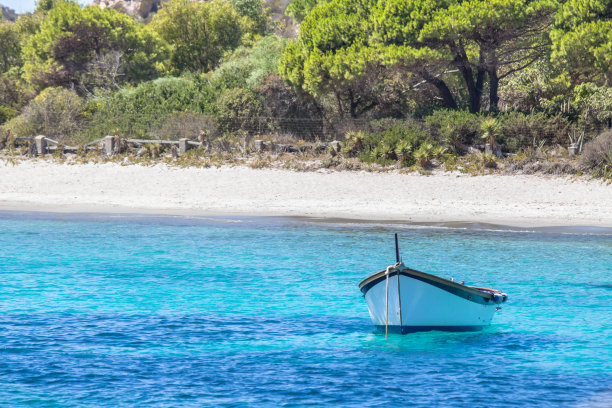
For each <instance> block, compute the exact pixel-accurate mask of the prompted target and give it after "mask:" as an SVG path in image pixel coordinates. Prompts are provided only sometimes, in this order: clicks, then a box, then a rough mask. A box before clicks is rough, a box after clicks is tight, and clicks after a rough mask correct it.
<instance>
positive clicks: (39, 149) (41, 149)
mask: <svg viewBox="0 0 612 408" xmlns="http://www.w3.org/2000/svg"><path fill="white" fill-rule="evenodd" d="M34 140H35V142H36V155H37V156H40V155H43V154H47V141H46V140H45V136H43V135H38V136H36V137H35V138H34Z"/></svg>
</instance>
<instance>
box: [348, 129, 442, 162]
mask: <svg viewBox="0 0 612 408" xmlns="http://www.w3.org/2000/svg"><path fill="white" fill-rule="evenodd" d="M394 122H395V125H394V126H392V127H390V128H386V129H381V128H380V126H381V125H383V124H384V123H385V121H382V122H376V123H374V124H373V128H374V131H372V132H364V131H359V132H349V133H347V135H346V140H345V142H344V143H343V147H342V150H343V152H344V153H345V154H346V155H348V156H351V157H359V159H360V160H361V161H363V162H366V163H378V164H381V165H389V164H392V163H395V162H398V163H399V164H400V165H401V166H411V165H413V164H415V162H416V161H417V160H418V161H419V163H422V164H426V163H427V162H429V161H431V159H433V158H434V157H437V156H439V155H441V154H442V153H443V150H442V149H441V146H440V145H439V144H438V143H437V142H435V141H433V140H431V138H430V137H429V136H428V135H427V132H426V131H425V130H424V129H423V127H422V126H421V125H420V124H419V123H416V122H409V121H402V122H398V121H394Z"/></svg>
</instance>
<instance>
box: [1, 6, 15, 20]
mask: <svg viewBox="0 0 612 408" xmlns="http://www.w3.org/2000/svg"><path fill="white" fill-rule="evenodd" d="M16 19H17V13H15V10H13V9H11V8H8V7H6V6H3V5H1V4H0V20H9V21H15V20H16Z"/></svg>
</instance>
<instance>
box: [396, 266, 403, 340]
mask: <svg viewBox="0 0 612 408" xmlns="http://www.w3.org/2000/svg"><path fill="white" fill-rule="evenodd" d="M397 304H398V306H399V318H400V333H401V331H402V326H403V324H402V294H401V292H400V270H399V265H398V269H397Z"/></svg>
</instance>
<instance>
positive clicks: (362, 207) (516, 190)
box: [0, 160, 612, 227]
mask: <svg viewBox="0 0 612 408" xmlns="http://www.w3.org/2000/svg"><path fill="white" fill-rule="evenodd" d="M0 209H5V210H37V211H66V212H141V213H160V214H201V215H282V216H311V217H341V218H359V219H372V220H404V221H413V222H450V221H475V222H491V223H496V224H504V225H515V226H534V227H535V226H550V225H559V226H570V225H583V226H600V227H612V185H609V184H605V183H602V182H600V181H596V180H585V179H572V178H567V177H542V176H502V175H491V176H475V177H474V176H469V175H459V174H448V173H446V174H444V173H442V174H435V175H432V176H423V175H417V174H399V173H367V172H307V173H299V172H292V171H284V170H270V169H264V170H255V169H250V168H246V167H222V168H208V169H197V168H169V167H167V166H165V165H157V166H154V167H143V166H138V165H129V166H121V165H118V164H111V163H107V164H85V165H67V164H58V163H53V162H48V161H44V160H33V161H24V162H22V163H19V164H16V165H12V164H10V163H4V162H3V161H0Z"/></svg>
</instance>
